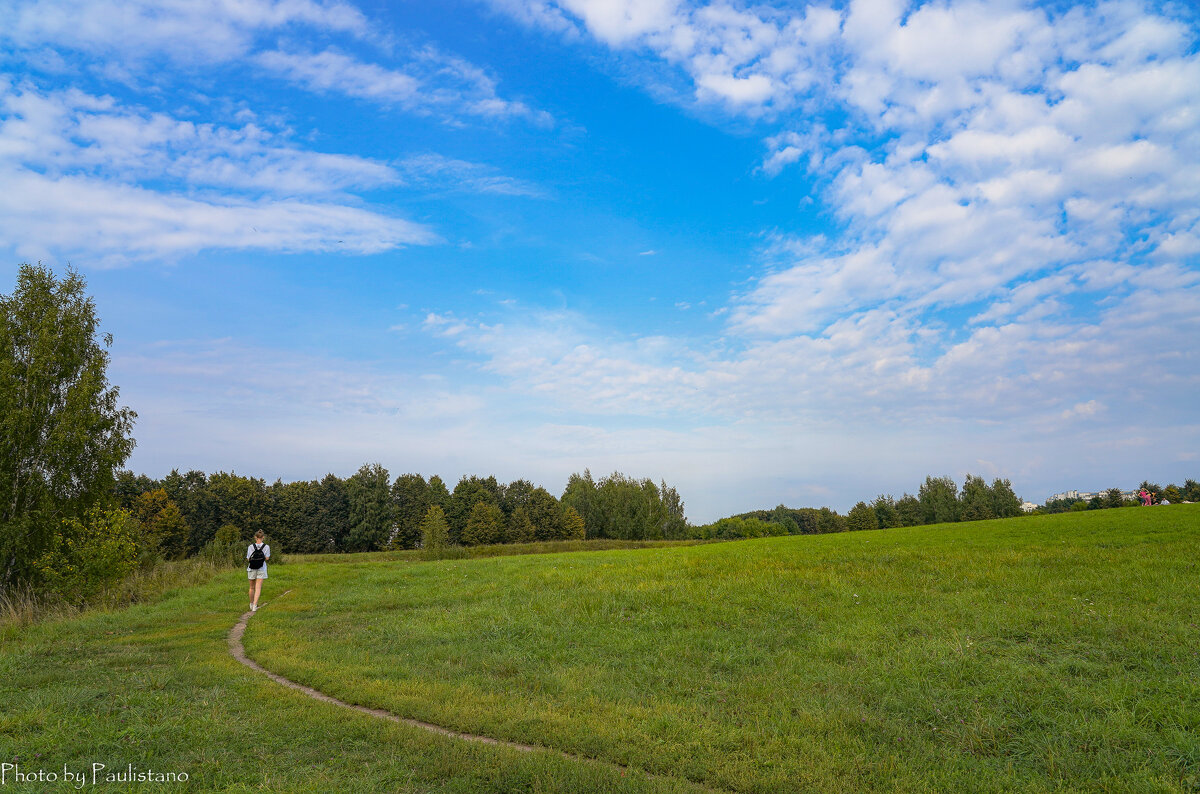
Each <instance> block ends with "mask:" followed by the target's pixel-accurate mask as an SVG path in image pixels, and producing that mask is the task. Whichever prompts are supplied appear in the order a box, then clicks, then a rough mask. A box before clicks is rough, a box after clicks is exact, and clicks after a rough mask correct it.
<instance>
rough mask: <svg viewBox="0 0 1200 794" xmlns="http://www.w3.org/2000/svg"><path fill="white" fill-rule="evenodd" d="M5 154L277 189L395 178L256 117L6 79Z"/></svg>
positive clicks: (301, 190)
mask: <svg viewBox="0 0 1200 794" xmlns="http://www.w3.org/2000/svg"><path fill="white" fill-rule="evenodd" d="M0 161H9V162H13V163H19V164H21V165H24V166H25V167H28V168H33V169H36V170H38V171H39V172H43V173H52V174H53V173H57V174H62V173H70V172H74V171H83V172H88V173H93V174H103V175H105V176H109V177H115V178H119V179H121V180H125V181H137V180H144V179H154V180H160V181H161V180H163V179H175V180H178V181H179V182H180V183H182V184H185V185H189V186H197V187H200V186H207V187H220V188H230V189H235V190H244V191H250V192H257V193H270V194H276V195H307V194H329V193H336V192H339V191H342V190H346V189H350V188H374V187H381V186H387V185H392V184H396V183H398V182H399V181H400V177H399V175H398V174H397V173H396V171H395V169H393V168H392V167H391V166H389V165H387V164H384V163H380V162H377V161H373V160H369V159H367V158H363V157H356V156H352V155H344V154H332V153H324V152H314V151H310V150H306V149H301V148H298V147H296V146H294V145H290V144H289V142H287V141H286V140H281V139H280V136H279V135H276V134H273V133H271V132H269V131H268V130H266V129H264V128H262V127H259V126H257V125H255V124H253V123H251V124H247V125H245V126H242V127H230V126H222V125H217V124H198V123H195V122H192V121H183V120H179V119H176V118H172V117H170V116H167V115H165V114H163V113H147V112H145V111H142V110H139V109H136V108H130V107H126V106H122V105H119V104H118V103H117V102H116V101H115V100H114V99H112V98H111V97H101V96H93V95H89V94H85V93H83V92H81V91H78V90H65V91H58V92H53V93H49V94H43V93H41V92H39V91H37V90H36V89H34V88H32V87H28V86H26V87H24V88H14V87H12V86H9V85H6V84H5V83H4V82H3V80H0Z"/></svg>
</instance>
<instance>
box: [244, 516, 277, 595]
mask: <svg viewBox="0 0 1200 794" xmlns="http://www.w3.org/2000/svg"><path fill="white" fill-rule="evenodd" d="M269 559H271V547H270V546H268V545H267V544H266V543H263V533H262V530H261V529H260V530H259V531H258V532H255V533H254V542H253V543H251V544H250V545H249V546H247V547H246V573H247V575H248V576H249V577H250V611H251V612H257V611H258V596H259V595H260V594H261V593H262V583H263V579H266V578H267V560H269Z"/></svg>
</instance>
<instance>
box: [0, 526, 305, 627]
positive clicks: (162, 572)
mask: <svg viewBox="0 0 1200 794" xmlns="http://www.w3.org/2000/svg"><path fill="white" fill-rule="evenodd" d="M284 562H286V559H285V557H284V555H283V554H282V553H281V552H280V553H275V554H272V555H271V563H270V564H271V565H272V566H276V565H282V564H284ZM245 565H246V546H245V544H243V543H241V542H237V543H226V544H218V543H215V542H214V543H210V544H208V546H206V547H204V548H203V549H202V550H201V551H200V553H199V554H197V555H196V556H195V557H189V558H188V559H185V560H164V559H162V558H161V557H158V556H157V555H155V554H148V555H144V556H143V557H142V559H141V561H140V565H139V567H138V568H137V569H136V570H134V571H133V573H131V574H130V575H129V576H127V577H125V578H124V579H121V580H120V581H119V582H116V583H115V584H113V585H110V586H109V587H107V588H105V589H104V590H102V591H101V592H100V593H98V594H97V595H96V596H94V597H92V598H90V599H88V600H87V601H84V602H81V603H77V602H72V601H68V600H64V599H61V598H55V597H53V596H50V595H48V594H46V593H42V592H39V591H37V590H36V589H35V588H33V587H31V586H29V585H27V584H22V585H17V586H14V587H10V588H8V589H0V628H12V627H21V626H28V625H30V624H32V623H36V622H38V621H42V620H53V619H59V618H68V617H74V616H77V615H80V614H83V613H85V612H90V611H107V610H114V609H122V608H124V607H127V606H130V605H132V604H139V603H145V602H147V601H153V600H156V599H158V598H161V597H162V596H163V595H165V594H167V593H169V592H171V591H172V590H176V589H179V588H183V587H193V586H195V585H201V584H204V583H206V582H208V581H209V580H210V579H212V578H213V576H215V575H217V574H218V573H221V572H223V571H228V570H230V569H231V568H242V567H245Z"/></svg>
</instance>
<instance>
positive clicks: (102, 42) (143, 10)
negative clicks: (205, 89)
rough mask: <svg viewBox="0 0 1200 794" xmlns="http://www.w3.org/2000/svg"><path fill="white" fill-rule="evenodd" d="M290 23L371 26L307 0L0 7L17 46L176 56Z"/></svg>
mask: <svg viewBox="0 0 1200 794" xmlns="http://www.w3.org/2000/svg"><path fill="white" fill-rule="evenodd" d="M291 26H307V27H312V28H317V29H321V30H324V31H326V32H332V33H345V34H349V35H352V36H356V37H368V36H369V30H370V25H369V23H368V22H367V20H366V18H365V17H364V16H363V15H362V13H361V12H360V11H358V10H357V9H356V8H354V7H353V6H352V5H349V4H347V3H341V2H313V1H312V0H239V2H236V3H216V4H214V3H211V2H206V0H56V2H53V3H41V2H36V1H35V0H14V2H12V3H6V4H5V6H4V8H3V10H0V37H4V38H7V39H8V40H9V41H10V43H11V44H12V45H13V46H16V47H20V48H32V47H36V46H43V45H49V46H51V47H68V48H72V49H77V50H82V51H85V52H91V53H95V54H101V55H107V54H112V53H119V54H121V55H122V56H124V57H127V58H138V57H144V56H150V55H154V56H166V57H169V58H171V59H174V60H178V61H183V62H213V61H226V60H231V59H234V58H238V57H241V56H243V55H245V54H246V53H247V52H249V51H250V50H251V49H252V48H253V46H254V41H255V38H256V37H257V36H258V35H260V34H262V33H264V32H270V31H285V30H287V29H288V28H289V27H291Z"/></svg>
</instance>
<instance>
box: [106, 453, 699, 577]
mask: <svg viewBox="0 0 1200 794" xmlns="http://www.w3.org/2000/svg"><path fill="white" fill-rule="evenodd" d="M113 493H114V498H115V501H116V503H117V504H118V506H119V507H121V508H123V509H125V510H127V511H129V512H130V513H131V514H133V515H134V516H136V517H137V518H138V520H139V521H141V522H142V523H143V524H145V525H146V526H148V527H153V528H154V530H153V531H154V533H155V534H156V535H157V536H158V537H160V538H161V547H162V549H163V550H164V553H165V554H166V555H167V556H170V557H182V556H188V555H192V554H196V553H199V552H200V551H201V550H202V549H204V548H205V547H206V546H208V545H209V544H210V543H213V542H214V541H215V540H216V539H218V538H220V539H221V540H222V542H224V541H225V540H226V538H228V537H232V538H234V539H236V540H239V541H246V540H248V539H249V538H250V537H252V536H253V535H254V533H255V532H257V531H259V530H261V531H263V532H264V533H266V535H267V536H268V537H269V538H271V539H272V541H273V542H274V543H276V544H277V545H278V547H280V548H282V549H283V550H286V551H288V552H299V553H336V552H362V551H380V550H383V549H413V548H418V547H420V546H422V545H424V539H423V537H422V534H423V530H422V522H424V521H425V520H426V519H427V518H429V517H430V514H431V513H434V514H437V515H440V517H441V520H443V521H444V522H445V525H446V527H445V537H444V539H443V538H440V537H439V542H443V543H445V544H446V545H452V546H460V545H461V546H474V545H482V544H494V543H526V542H531V541H543V540H569V539H578V540H583V539H590V538H612V539H620V540H653V539H675V538H683V537H686V536H687V529H688V527H689V524H688V521H687V517H686V515H685V514H684V505H683V500H682V499H681V498H680V496H679V493H678V491H676V490H675V489H674V488H672V487H670V486H668V485H667V484H666V483H665V482H660V483H658V484H655V483H654V482H653V481H652V480H649V479H641V480H639V479H635V478H632V477H628V476H626V475H624V474H622V473H620V472H614V473H613V474H611V475H609V476H607V477H603V478H601V479H600V480H599V481H596V480H595V479H594V478H593V477H592V475H591V472H590V471H585V472H584V473H583V474H573V475H571V477H570V479H569V480H568V482H567V487H566V490H565V491H564V492H563V494H562V496H561V497H556V496H555V495H554V494H552V493H550V492H549V491H548V490H546V489H545V488H543V487H541V486H537V485H534V484H533V483H532V482H530V481H529V480H525V479H519V480H514V481H512V482H510V483H507V484H505V483H501V482H500V481H498V480H497V479H496V477H495V476H488V477H481V476H476V475H470V476H463V477H462V478H461V479H460V480H459V481H458V483H457V484H456V485H455V486H454V490H453V491H451V490H449V489H448V488H447V486H446V483H445V482H444V481H443V480H442V478H441V477H439V476H437V475H433V476H431V477H429V478H428V479H426V478H425V477H424V476H422V475H421V474H402V475H399V476H398V477H396V478H395V479H394V480H393V479H392V478H391V476H390V474H389V473H388V470H387V469H386V468H384V467H383V466H382V465H380V464H378V463H371V464H367V465H364V466H362V467H361V468H360V469H359V470H358V471H357V472H355V473H354V474H353V475H351V476H350V477H348V478H345V479H342V478H341V477H338V476H337V475H336V474H327V475H325V476H324V477H323V478H321V479H320V480H307V481H306V480H301V481H296V482H287V483H285V482H283V481H282V480H276V481H275V482H274V483H272V484H270V485H268V484H267V483H266V482H265V481H264V480H263V479H261V478H257V477H247V476H244V475H239V474H235V473H228V472H217V473H215V474H205V473H204V472H201V471H189V472H186V473H180V472H179V471H178V470H174V471H172V472H171V473H170V474H168V475H167V476H166V477H164V478H162V479H161V480H156V479H153V478H151V477H148V476H146V475H144V474H142V475H137V474H134V473H133V472H130V471H121V472H119V473H118V475H117V477H116V482H115V485H114V489H113Z"/></svg>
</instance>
